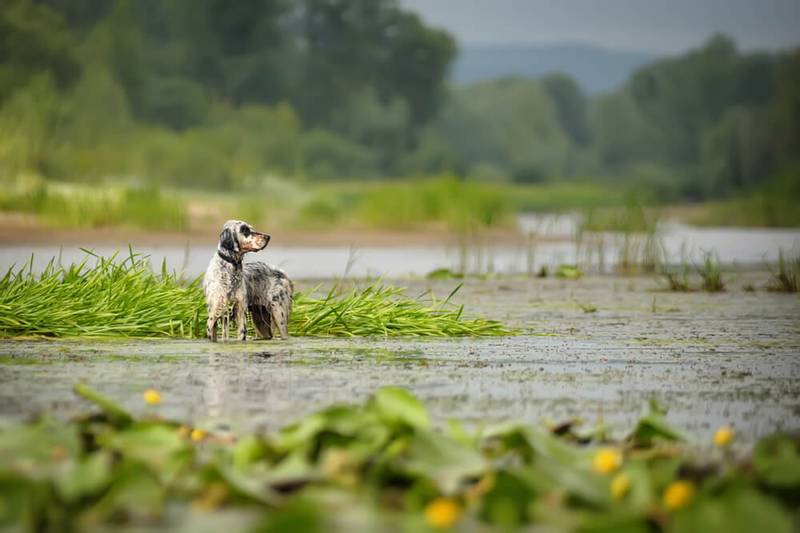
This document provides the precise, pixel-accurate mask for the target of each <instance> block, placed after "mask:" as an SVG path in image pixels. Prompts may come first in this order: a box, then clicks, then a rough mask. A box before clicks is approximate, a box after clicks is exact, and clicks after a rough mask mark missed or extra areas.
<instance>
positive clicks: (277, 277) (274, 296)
mask: <svg viewBox="0 0 800 533" xmlns="http://www.w3.org/2000/svg"><path fill="white" fill-rule="evenodd" d="M243 273H244V281H245V285H246V287H247V307H248V310H249V311H250V315H251V316H252V317H253V325H254V326H255V328H256V330H257V331H258V332H259V333H260V334H261V336H262V337H264V338H265V339H271V338H272V336H273V334H274V333H275V332H277V333H279V334H280V336H281V337H282V338H284V339H286V338H288V337H289V315H290V313H291V309H292V294H293V292H294V286H293V285H292V282H291V280H289V278H288V277H287V276H286V274H285V273H284V272H283V270H281V269H280V268H276V267H272V266H269V265H267V264H265V263H260V262H253V263H245V264H244V265H243Z"/></svg>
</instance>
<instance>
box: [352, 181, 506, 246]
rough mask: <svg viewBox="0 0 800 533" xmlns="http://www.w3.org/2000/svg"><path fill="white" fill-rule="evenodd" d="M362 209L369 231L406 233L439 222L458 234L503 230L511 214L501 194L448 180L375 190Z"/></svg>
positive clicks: (483, 185)
mask: <svg viewBox="0 0 800 533" xmlns="http://www.w3.org/2000/svg"><path fill="white" fill-rule="evenodd" d="M359 205H360V207H359V211H358V217H359V219H360V220H362V221H363V222H364V223H365V224H366V225H367V226H369V227H377V228H401V229H405V228H415V227H423V226H425V225H427V224H430V223H432V222H439V223H444V224H446V225H447V227H449V228H450V229H452V230H455V231H459V232H463V231H474V230H480V229H485V228H493V227H497V226H500V225H502V224H503V223H504V222H505V221H506V216H507V215H508V213H509V212H510V208H509V201H508V198H507V196H506V194H504V192H503V191H502V190H498V189H497V188H496V187H492V186H491V185H489V184H486V183H482V182H471V181H459V180H457V179H456V178H454V177H449V176H444V177H441V178H437V179H427V180H414V181H408V182H403V183H393V184H387V185H384V186H381V187H374V188H371V189H369V190H367V191H366V192H365V193H364V195H363V197H362V198H361V201H360V203H359Z"/></svg>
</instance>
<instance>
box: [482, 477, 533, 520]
mask: <svg viewBox="0 0 800 533" xmlns="http://www.w3.org/2000/svg"><path fill="white" fill-rule="evenodd" d="M535 496H536V492H535V490H534V489H533V487H531V486H530V484H529V483H527V482H526V480H524V479H523V478H521V477H519V476H517V475H515V474H514V473H513V472H509V471H505V470H501V471H499V472H497V473H496V474H495V478H494V485H493V486H492V488H491V490H489V492H488V493H487V494H486V495H485V496H484V498H483V501H482V504H481V508H480V511H479V516H480V517H481V518H482V519H484V520H486V521H487V522H489V523H491V524H495V525H500V526H515V525H517V524H522V523H525V522H527V521H528V514H529V508H530V507H531V504H532V503H533V502H534V498H535Z"/></svg>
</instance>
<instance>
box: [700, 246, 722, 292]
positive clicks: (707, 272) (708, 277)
mask: <svg viewBox="0 0 800 533" xmlns="http://www.w3.org/2000/svg"><path fill="white" fill-rule="evenodd" d="M696 269H697V273H698V274H700V278H701V279H702V284H701V287H702V289H703V290H704V291H706V292H723V291H724V290H725V281H724V280H723V279H722V268H721V267H720V264H719V257H718V256H717V255H716V254H714V253H712V252H706V253H705V254H704V255H703V262H702V263H701V264H700V265H697V266H696Z"/></svg>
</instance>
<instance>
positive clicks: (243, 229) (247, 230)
mask: <svg viewBox="0 0 800 533" xmlns="http://www.w3.org/2000/svg"><path fill="white" fill-rule="evenodd" d="M239 231H241V232H242V235H244V236H245V237H249V236H250V228H248V227H247V226H242V227H241V228H239Z"/></svg>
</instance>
